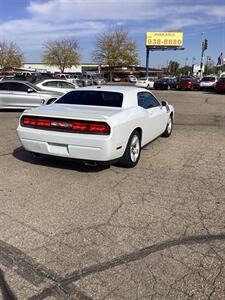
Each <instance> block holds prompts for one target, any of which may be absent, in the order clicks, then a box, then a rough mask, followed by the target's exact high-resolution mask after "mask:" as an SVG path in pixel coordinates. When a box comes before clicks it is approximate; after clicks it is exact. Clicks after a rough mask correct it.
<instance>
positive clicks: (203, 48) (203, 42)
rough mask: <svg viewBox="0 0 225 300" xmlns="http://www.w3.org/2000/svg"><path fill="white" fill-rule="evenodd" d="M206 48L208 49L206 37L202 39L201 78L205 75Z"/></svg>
mask: <svg viewBox="0 0 225 300" xmlns="http://www.w3.org/2000/svg"><path fill="white" fill-rule="evenodd" d="M206 49H208V40H207V39H204V41H202V54H201V64H200V77H201V78H202V76H203V60H204V52H205V50H206Z"/></svg>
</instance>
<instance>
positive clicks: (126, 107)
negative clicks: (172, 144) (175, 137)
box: [17, 86, 174, 168]
mask: <svg viewBox="0 0 225 300" xmlns="http://www.w3.org/2000/svg"><path fill="white" fill-rule="evenodd" d="M173 117H174V108H173V106H172V105H169V104H168V103H167V102H165V101H163V102H162V103H160V102H159V101H158V100H157V98H156V97H155V96H154V95H153V94H152V93H150V92H149V91H147V90H146V89H140V88H137V87H127V86H123V87H121V86H120V87H118V86H104V87H103V86H102V87H86V88H81V89H77V90H75V91H73V92H69V93H67V94H65V95H64V96H62V97H61V98H60V99H58V100H57V101H56V102H54V103H53V104H51V105H46V106H43V107H40V108H37V109H33V110H31V111H25V112H24V113H23V114H22V116H21V118H20V122H19V126H18V129H17V133H18V136H19V138H20V141H21V143H22V145H23V147H24V148H25V149H26V150H27V151H30V152H34V153H39V154H44V155H51V156H59V157H64V158H73V159H79V160H83V161H86V162H89V163H90V162H100V163H104V164H105V163H108V164H110V163H112V162H115V161H117V162H118V161H119V162H120V164H121V165H122V166H125V167H130V168H131V167H134V166H135V165H136V164H137V163H138V161H139V158H140V154H141V148H142V147H143V146H145V145H146V144H148V143H149V142H150V141H152V140H154V139H155V138H157V137H159V136H161V135H162V136H164V137H169V136H170V135H171V133H172V128H173Z"/></svg>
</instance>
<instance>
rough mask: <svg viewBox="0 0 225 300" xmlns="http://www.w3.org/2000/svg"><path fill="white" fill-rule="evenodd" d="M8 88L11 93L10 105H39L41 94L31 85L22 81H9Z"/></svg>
mask: <svg viewBox="0 0 225 300" xmlns="http://www.w3.org/2000/svg"><path fill="white" fill-rule="evenodd" d="M8 88H9V90H10V91H11V93H12V96H11V98H10V106H12V107H36V106H39V105H41V102H42V99H41V96H40V95H39V94H38V93H37V92H36V91H35V90H34V89H33V88H31V87H29V86H28V85H26V84H25V83H22V82H9V83H8Z"/></svg>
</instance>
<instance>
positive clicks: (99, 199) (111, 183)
mask: <svg viewBox="0 0 225 300" xmlns="http://www.w3.org/2000/svg"><path fill="white" fill-rule="evenodd" d="M155 94H156V95H158V96H159V98H160V99H161V100H167V101H169V102H170V103H171V104H173V105H174V107H175V110H176V115H175V125H174V131H173V134H172V136H171V137H170V138H168V139H166V138H159V139H157V140H155V141H154V142H152V143H151V144H149V145H148V146H147V147H145V148H144V149H143V151H142V155H141V159H140V161H139V164H138V166H137V167H136V168H134V169H123V168H120V167H118V166H111V167H110V168H90V167H85V166H83V165H78V164H75V163H73V162H71V161H70V162H68V161H67V162H64V161H60V160H54V159H51V160H47V159H46V158H44V159H39V158H34V157H33V156H31V155H30V154H29V153H27V152H25V151H24V150H23V148H22V147H21V146H20V143H19V140H18V138H17V135H16V127H17V124H18V117H19V115H20V113H21V112H18V111H13V112H10V111H0V136H1V142H0V203H1V205H0V267H1V269H2V270H3V272H4V274H5V279H6V282H7V284H8V285H9V287H10V288H11V289H12V291H13V292H14V294H15V295H16V296H17V298H18V299H48V300H50V299H60V300H61V299H62V300H63V299H118V300H119V299H141V300H144V299H145V300H147V299H188V300H190V299H225V289H224V286H225V263H224V260H225V214H224V211H225V95H218V94H213V93H208V92H179V91H171V90H170V91H156V92H155ZM0 283H1V276H0Z"/></svg>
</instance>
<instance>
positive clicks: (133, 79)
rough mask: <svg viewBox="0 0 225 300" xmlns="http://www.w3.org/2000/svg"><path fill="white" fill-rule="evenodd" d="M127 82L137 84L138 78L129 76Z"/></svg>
mask: <svg viewBox="0 0 225 300" xmlns="http://www.w3.org/2000/svg"><path fill="white" fill-rule="evenodd" d="M125 81H127V82H132V83H135V82H137V77H135V76H134V75H128V76H127V77H126V78H125Z"/></svg>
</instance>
